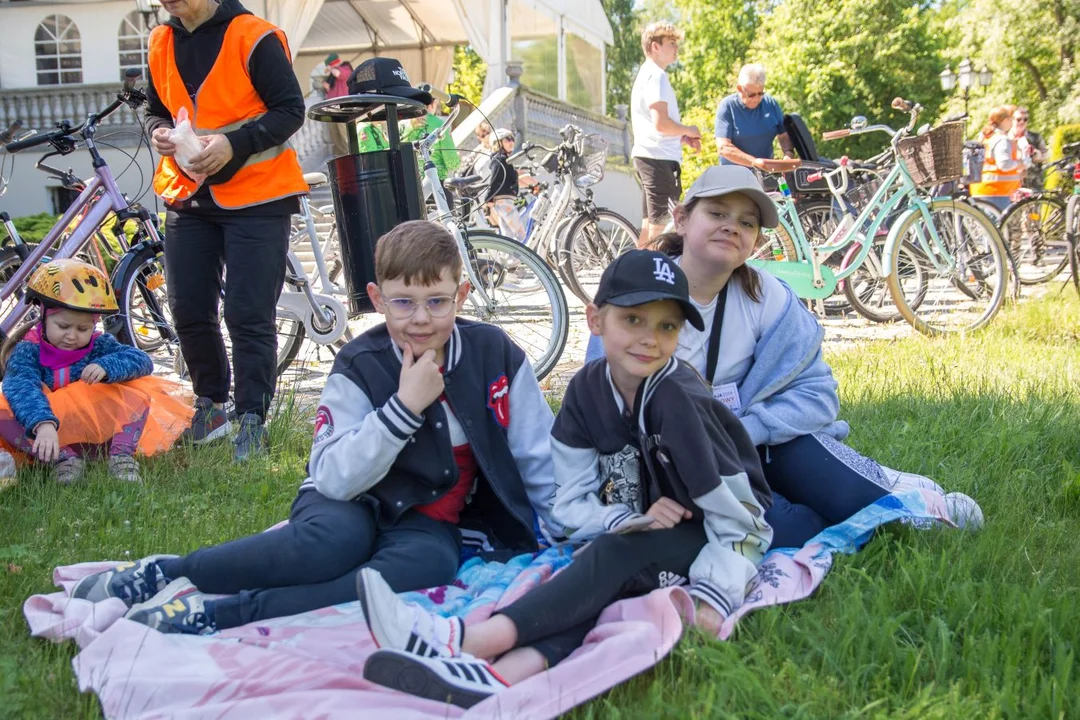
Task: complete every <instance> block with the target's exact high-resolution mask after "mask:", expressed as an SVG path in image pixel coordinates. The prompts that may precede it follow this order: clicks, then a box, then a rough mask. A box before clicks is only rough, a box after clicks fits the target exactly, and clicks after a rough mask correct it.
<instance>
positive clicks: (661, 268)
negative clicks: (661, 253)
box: [653, 258, 675, 285]
mask: <svg viewBox="0 0 1080 720" xmlns="http://www.w3.org/2000/svg"><path fill="white" fill-rule="evenodd" d="M653 262H654V263H656V269H655V270H653V277H655V278H656V279H657V280H659V281H660V282H666V283H667V284H668V285H674V284H675V271H674V270H672V269H671V266H670V265H668V263H667V261H666V260H664V258H653Z"/></svg>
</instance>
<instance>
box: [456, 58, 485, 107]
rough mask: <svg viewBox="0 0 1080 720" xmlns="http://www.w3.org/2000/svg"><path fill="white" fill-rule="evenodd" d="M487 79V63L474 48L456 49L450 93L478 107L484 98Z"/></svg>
mask: <svg viewBox="0 0 1080 720" xmlns="http://www.w3.org/2000/svg"><path fill="white" fill-rule="evenodd" d="M486 79H487V63H485V62H484V59H483V58H481V57H480V54H479V53H477V52H476V51H475V50H473V49H472V47H470V46H468V45H458V46H457V47H455V48H454V82H453V83H451V84H450V92H453V93H457V94H458V95H460V96H462V97H463V98H465V99H466V100H468V101H469V102H471V103H474V104H476V105H479V104H480V101H481V100H482V99H483V98H484V81H485V80H486Z"/></svg>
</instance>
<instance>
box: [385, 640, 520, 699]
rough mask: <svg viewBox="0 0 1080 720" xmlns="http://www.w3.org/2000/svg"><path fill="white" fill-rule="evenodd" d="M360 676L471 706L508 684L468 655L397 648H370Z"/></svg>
mask: <svg viewBox="0 0 1080 720" xmlns="http://www.w3.org/2000/svg"><path fill="white" fill-rule="evenodd" d="M364 679H365V680H368V681H370V682H373V683H375V684H377V685H382V686H383V687H388V688H390V689H392V690H399V691H401V692H403V693H408V694H409V695H415V696H416V697H422V698H427V699H428V700H434V701H436V702H444V703H449V704H451V705H457V706H458V707H462V708H471V707H472V706H473V705H476V704H477V703H479V702H482V701H484V700H487V699H488V698H489V697H491V696H492V695H495V694H497V693H500V692H502V691H503V690H505V689H506V688H507V687H508V686H509V684H508V683H507V682H506V681H505V680H503V679H502V678H501V677H499V674H498V673H497V672H495V669H494V668H492V667H491V665H489V664H488V663H486V662H484V661H483V660H477V659H476V658H474V657H472V656H471V655H463V656H462V657H456V658H424V657H418V656H416V655H413V654H412V653H407V652H400V651H398V650H377V651H375V652H373V653H372V654H371V655H370V656H369V657H368V659H367V661H366V662H365V663H364Z"/></svg>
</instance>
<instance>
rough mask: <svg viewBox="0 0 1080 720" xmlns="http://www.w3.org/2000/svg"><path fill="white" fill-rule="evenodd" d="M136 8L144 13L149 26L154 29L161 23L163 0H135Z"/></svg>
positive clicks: (144, 18) (140, 12)
mask: <svg viewBox="0 0 1080 720" xmlns="http://www.w3.org/2000/svg"><path fill="white" fill-rule="evenodd" d="M135 9H136V10H138V11H139V14H141V15H142V17H143V22H144V23H146V27H147V28H149V29H152V28H154V27H156V26H157V25H160V24H161V18H160V17H158V13H159V12H160V11H161V0H135Z"/></svg>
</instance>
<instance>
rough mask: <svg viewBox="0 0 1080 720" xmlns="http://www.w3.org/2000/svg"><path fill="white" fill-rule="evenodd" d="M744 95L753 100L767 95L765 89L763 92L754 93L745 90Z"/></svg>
mask: <svg viewBox="0 0 1080 720" xmlns="http://www.w3.org/2000/svg"><path fill="white" fill-rule="evenodd" d="M743 96H744V97H745V98H746V99H747V100H753V99H755V98H759V97H765V91H764V90H762V91H761V92H756V93H752V92H746V91H745V90H744V91H743Z"/></svg>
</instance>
